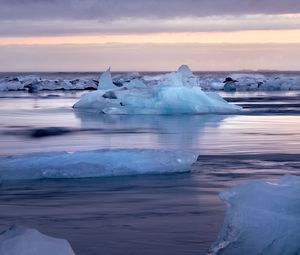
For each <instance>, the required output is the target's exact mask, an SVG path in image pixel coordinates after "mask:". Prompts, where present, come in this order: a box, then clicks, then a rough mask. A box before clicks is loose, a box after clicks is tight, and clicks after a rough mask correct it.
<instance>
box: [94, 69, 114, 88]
mask: <svg viewBox="0 0 300 255" xmlns="http://www.w3.org/2000/svg"><path fill="white" fill-rule="evenodd" d="M116 88H117V87H116V86H115V85H114V83H113V81H112V78H111V72H110V67H109V68H108V69H107V70H106V71H105V72H104V73H102V74H101V76H100V78H99V86H98V90H110V89H116Z"/></svg>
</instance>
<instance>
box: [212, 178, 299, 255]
mask: <svg viewBox="0 0 300 255" xmlns="http://www.w3.org/2000/svg"><path fill="white" fill-rule="evenodd" d="M299 194H300V177H299V176H291V175H286V176H284V177H282V178H281V179H280V180H279V181H278V182H275V183H273V182H264V181H255V182H251V183H249V184H246V185H240V186H236V187H233V188H231V189H228V190H226V191H224V192H222V193H221V195H220V197H221V199H222V200H223V201H225V203H226V204H227V207H228V208H227V212H226V216H225V221H224V226H223V229H222V231H221V232H220V234H219V236H218V238H217V241H216V242H215V244H214V245H213V246H212V248H211V250H210V251H209V252H208V254H210V255H212V254H214V255H217V254H218V255H241V254H251V255H270V254H271V255H283V254H284V255H294V254H300V217H299V216H300V197H299Z"/></svg>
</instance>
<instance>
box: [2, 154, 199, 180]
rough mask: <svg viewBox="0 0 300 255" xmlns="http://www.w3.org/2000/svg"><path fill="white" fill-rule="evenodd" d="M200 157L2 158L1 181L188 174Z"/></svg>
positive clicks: (62, 156)
mask: <svg viewBox="0 0 300 255" xmlns="http://www.w3.org/2000/svg"><path fill="white" fill-rule="evenodd" d="M196 159H197V155H196V154H195V153H193V152H187V151H172V150H169V151H168V150H151V149H114V150H96V151H78V152H49V153H35V154H26V155H21V156H11V157H2V158H0V179H1V180H2V181H3V180H22V179H44V178H91V177H108V176H124V175H137V174H163V173H176V172H188V171H190V167H191V165H192V164H193V163H194V162H195V161H196Z"/></svg>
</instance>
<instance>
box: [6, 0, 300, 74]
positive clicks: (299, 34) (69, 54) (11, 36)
mask: <svg viewBox="0 0 300 255" xmlns="http://www.w3.org/2000/svg"><path fill="white" fill-rule="evenodd" d="M181 64H188V65H190V66H191V68H192V69H193V70H196V71H220V70H224V71H227V70H228V71H233V70H244V69H247V70H248V69H252V70H262V69H263V70H300V1H299V0H285V1H279V0H0V71H103V70H104V69H106V68H107V67H108V66H111V67H112V70H114V71H169V70H175V69H176V68H177V67H178V66H179V65H181Z"/></svg>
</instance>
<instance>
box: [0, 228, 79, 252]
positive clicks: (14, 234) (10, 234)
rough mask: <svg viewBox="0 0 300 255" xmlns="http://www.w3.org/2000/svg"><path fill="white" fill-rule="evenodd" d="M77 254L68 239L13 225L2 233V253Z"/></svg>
mask: <svg viewBox="0 0 300 255" xmlns="http://www.w3.org/2000/svg"><path fill="white" fill-rule="evenodd" d="M54 254H55V255H75V253H74V251H73V250H72V248H71V246H70V244H69V242H68V241H66V240H63V239H57V238H53V237H50V236H46V235H44V234H42V233H40V232H39V231H37V230H36V229H30V228H23V227H18V226H12V227H11V228H9V229H8V230H6V231H4V232H2V233H0V255H54Z"/></svg>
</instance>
